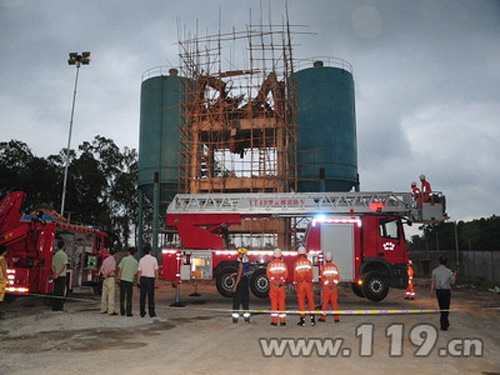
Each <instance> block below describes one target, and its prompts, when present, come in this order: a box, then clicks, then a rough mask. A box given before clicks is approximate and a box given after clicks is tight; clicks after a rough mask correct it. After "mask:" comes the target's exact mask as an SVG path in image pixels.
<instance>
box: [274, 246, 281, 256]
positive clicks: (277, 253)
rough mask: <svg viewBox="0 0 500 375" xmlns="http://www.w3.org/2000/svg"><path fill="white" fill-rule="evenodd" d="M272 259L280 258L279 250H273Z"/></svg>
mask: <svg viewBox="0 0 500 375" xmlns="http://www.w3.org/2000/svg"><path fill="white" fill-rule="evenodd" d="M274 257H275V258H281V249H280V248H278V247H277V248H276V249H274Z"/></svg>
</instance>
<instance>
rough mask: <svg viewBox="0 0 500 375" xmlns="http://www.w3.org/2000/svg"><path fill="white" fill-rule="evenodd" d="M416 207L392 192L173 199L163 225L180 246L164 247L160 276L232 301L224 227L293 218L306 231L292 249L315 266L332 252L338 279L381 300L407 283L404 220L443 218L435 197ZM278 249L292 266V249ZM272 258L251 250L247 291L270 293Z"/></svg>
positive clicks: (232, 265) (232, 259)
mask: <svg viewBox="0 0 500 375" xmlns="http://www.w3.org/2000/svg"><path fill="white" fill-rule="evenodd" d="M416 203H417V202H415V200H414V198H413V195H412V194H411V193H394V192H365V193H363V192H356V193H264V194H195V195H189V194H178V195H176V196H175V198H174V200H173V201H172V203H171V204H170V205H169V207H168V209H167V215H166V225H167V226H168V227H173V228H175V230H176V232H177V233H178V237H179V239H180V245H177V246H171V247H169V248H165V249H163V250H162V253H163V258H162V260H163V268H162V276H163V279H165V280H173V281H175V282H176V283H180V282H181V281H185V280H215V281H216V285H217V289H218V291H219V293H220V294H222V295H224V296H226V297H230V296H231V295H232V292H231V289H232V287H233V285H234V281H235V280H234V273H235V272H236V270H237V263H236V259H237V251H236V250H235V247H234V246H233V249H232V250H231V249H230V248H229V246H228V241H225V237H226V235H227V232H228V228H229V227H230V226H232V225H241V224H242V223H243V222H244V221H246V220H255V219H259V220H263V219H269V220H272V219H276V218H294V219H296V220H297V221H298V222H301V223H302V233H303V234H304V238H303V239H301V240H300V241H295V246H298V245H300V244H303V245H304V246H306V248H307V250H308V256H309V258H310V260H311V261H312V262H313V265H315V266H318V265H319V264H321V262H322V261H323V260H322V256H323V253H324V252H327V251H329V252H331V253H332V255H333V261H334V262H335V264H336V265H337V266H338V267H339V269H340V273H341V276H342V280H341V281H342V282H344V283H350V284H351V285H352V288H353V290H354V292H355V293H356V294H357V295H358V296H360V297H367V298H368V299H370V300H372V301H380V300H382V299H384V298H385V297H386V295H387V293H388V291H389V288H390V287H394V288H406V286H407V283H408V281H407V273H406V267H407V263H408V249H407V244H406V240H405V234H404V229H403V223H405V222H406V223H409V224H411V223H412V222H420V223H433V222H439V221H443V220H445V218H446V213H445V197H444V196H443V195H442V194H441V193H440V192H434V193H433V199H432V200H431V201H429V202H424V203H423V204H422V205H419V204H416ZM297 221H296V222H297ZM304 223H305V225H304ZM282 250H284V251H283V252H282V253H283V255H284V261H285V262H286V263H287V264H288V267H289V269H291V266H292V264H293V262H294V261H295V259H296V258H297V252H296V251H295V250H290V249H282ZM272 254H273V251H272V249H266V250H263V249H255V248H254V249H250V251H249V258H250V261H251V262H252V264H253V267H254V271H253V274H252V276H251V281H250V287H251V290H252V293H253V294H254V295H256V296H258V297H263V298H264V297H266V296H267V294H268V290H269V281H268V280H267V278H266V272H265V269H266V265H267V263H268V262H269V261H270V260H272ZM291 274H292V273H291V272H290V275H291ZM315 274H316V276H317V274H318V267H316V269H315ZM316 278H317V277H316ZM287 282H291V276H290V280H287Z"/></svg>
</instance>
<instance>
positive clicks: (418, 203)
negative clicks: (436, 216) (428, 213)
mask: <svg viewBox="0 0 500 375" xmlns="http://www.w3.org/2000/svg"><path fill="white" fill-rule="evenodd" d="M411 192H412V193H413V198H414V199H415V205H416V207H417V208H421V207H422V192H421V191H420V188H419V187H418V186H417V183H416V182H415V181H413V182H412V183H411Z"/></svg>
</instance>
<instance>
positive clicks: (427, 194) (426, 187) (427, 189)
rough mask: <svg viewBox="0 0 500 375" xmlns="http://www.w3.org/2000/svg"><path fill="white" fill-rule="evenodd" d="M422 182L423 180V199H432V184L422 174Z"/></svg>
mask: <svg viewBox="0 0 500 375" xmlns="http://www.w3.org/2000/svg"><path fill="white" fill-rule="evenodd" d="M420 182H422V189H421V190H422V200H423V201H424V202H429V201H430V200H431V192H432V189H431V184H430V183H429V181H427V180H426V179H425V175H423V174H421V175H420Z"/></svg>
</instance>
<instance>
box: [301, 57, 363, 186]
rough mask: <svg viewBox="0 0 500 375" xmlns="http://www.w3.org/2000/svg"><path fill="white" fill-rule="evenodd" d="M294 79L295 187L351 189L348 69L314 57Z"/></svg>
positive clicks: (352, 119) (353, 148)
mask: <svg viewBox="0 0 500 375" xmlns="http://www.w3.org/2000/svg"><path fill="white" fill-rule="evenodd" d="M347 66H348V63H347ZM295 82H296V90H297V91H296V92H297V103H298V118H297V120H298V134H297V136H298V147H297V149H298V189H299V191H301V192H314V191H331V192H335V191H339V192H341V191H350V190H351V189H352V188H353V187H356V189H357V188H358V187H359V183H358V152H357V141H356V113H355V103H354V79H353V76H352V73H351V72H350V71H348V70H346V69H344V68H339V67H331V66H324V64H323V62H321V61H316V62H315V63H314V66H313V67H312V68H307V69H303V70H299V71H298V72H297V73H296V74H295Z"/></svg>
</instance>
